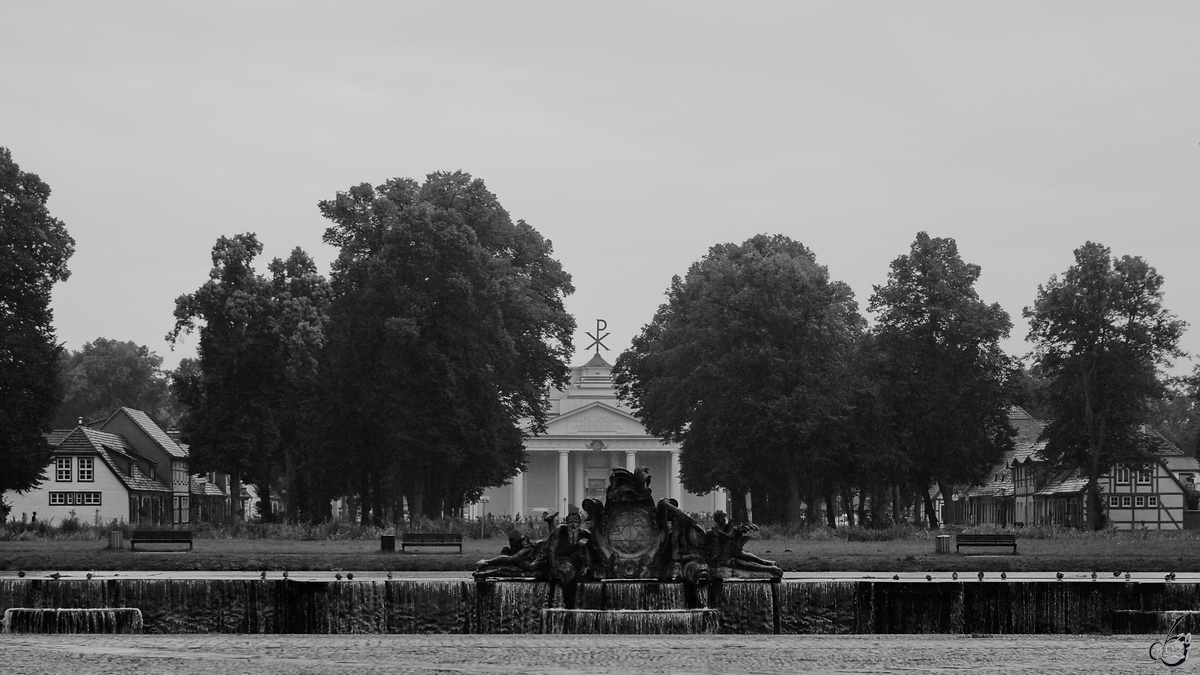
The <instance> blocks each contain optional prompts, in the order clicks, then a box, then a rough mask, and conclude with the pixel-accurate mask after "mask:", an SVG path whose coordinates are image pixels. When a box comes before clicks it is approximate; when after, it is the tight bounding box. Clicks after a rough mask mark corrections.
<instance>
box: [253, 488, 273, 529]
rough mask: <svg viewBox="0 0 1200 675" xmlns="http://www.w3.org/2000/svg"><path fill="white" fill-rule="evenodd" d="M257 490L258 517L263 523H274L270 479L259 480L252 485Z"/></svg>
mask: <svg viewBox="0 0 1200 675" xmlns="http://www.w3.org/2000/svg"><path fill="white" fill-rule="evenodd" d="M254 487H255V488H256V489H257V490H258V516H259V518H260V519H262V521H263V522H264V523H270V522H274V521H275V512H274V511H273V510H272V509H271V479H270V478H260V479H259V480H258V481H256V482H255V483H254Z"/></svg>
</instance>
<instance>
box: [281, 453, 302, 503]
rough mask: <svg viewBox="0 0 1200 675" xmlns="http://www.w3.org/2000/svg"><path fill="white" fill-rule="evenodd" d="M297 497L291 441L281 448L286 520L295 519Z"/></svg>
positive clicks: (298, 500)
mask: <svg viewBox="0 0 1200 675" xmlns="http://www.w3.org/2000/svg"><path fill="white" fill-rule="evenodd" d="M299 497H300V490H299V489H298V487H297V480H296V461H295V459H293V458H292V443H286V444H284V449H283V518H284V520H285V521H286V522H289V523H294V522H296V521H297V518H296V514H297V513H299V511H300V508H299V506H300V499H299Z"/></svg>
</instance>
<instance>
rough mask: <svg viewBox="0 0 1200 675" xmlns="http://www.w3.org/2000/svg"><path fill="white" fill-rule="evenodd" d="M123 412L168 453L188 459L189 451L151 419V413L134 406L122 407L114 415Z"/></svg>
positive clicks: (177, 457) (176, 457) (178, 457)
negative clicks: (136, 408)
mask: <svg viewBox="0 0 1200 675" xmlns="http://www.w3.org/2000/svg"><path fill="white" fill-rule="evenodd" d="M121 413H125V414H126V415H127V416H128V417H129V419H131V420H133V423H134V424H136V425H137V426H138V428H140V429H141V430H142V431H144V432H145V433H146V435H147V436H149V437H150V438H152V439H154V442H155V443H158V445H159V447H161V448H162V449H163V451H164V452H166V453H167V454H168V455H170V456H171V457H174V458H175V459H187V451H185V450H184V449H183V448H181V447H179V444H178V443H176V442H175V441H174V440H172V439H171V437H170V436H169V435H167V432H165V431H163V430H162V429H161V428H160V427H159V426H158V425H157V424H155V423H154V420H152V419H150V416H149V415H147V414H146V413H144V412H142V411H141V410H134V409H133V408H121V409H120V410H118V411H117V412H115V413H113V417H115V416H117V415H119V414H121ZM109 419H112V417H109Z"/></svg>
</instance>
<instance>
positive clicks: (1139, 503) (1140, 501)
mask: <svg viewBox="0 0 1200 675" xmlns="http://www.w3.org/2000/svg"><path fill="white" fill-rule="evenodd" d="M1133 505H1134V506H1136V507H1138V508H1139V509H1141V508H1145V507H1146V498H1145V497H1143V496H1141V495H1138V496H1136V497H1134V498H1133Z"/></svg>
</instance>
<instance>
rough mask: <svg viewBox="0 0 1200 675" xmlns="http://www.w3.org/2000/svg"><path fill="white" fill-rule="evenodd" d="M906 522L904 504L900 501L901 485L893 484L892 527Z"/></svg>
mask: <svg viewBox="0 0 1200 675" xmlns="http://www.w3.org/2000/svg"><path fill="white" fill-rule="evenodd" d="M903 521H904V502H903V500H901V499H900V483H899V482H893V483H892V525H899V524H900V523H902V522H903Z"/></svg>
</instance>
